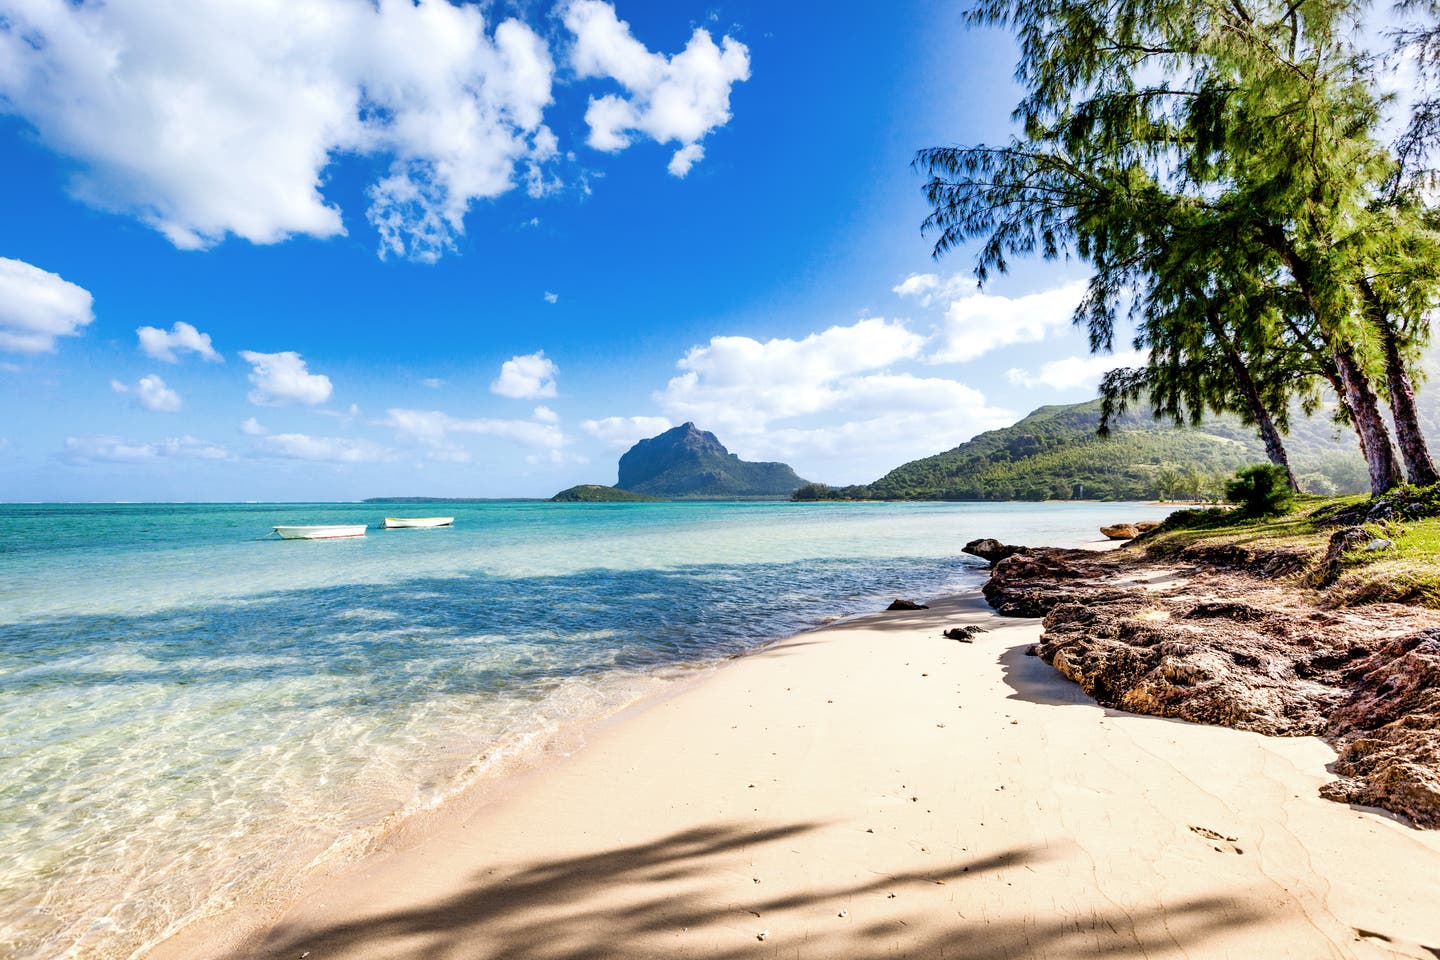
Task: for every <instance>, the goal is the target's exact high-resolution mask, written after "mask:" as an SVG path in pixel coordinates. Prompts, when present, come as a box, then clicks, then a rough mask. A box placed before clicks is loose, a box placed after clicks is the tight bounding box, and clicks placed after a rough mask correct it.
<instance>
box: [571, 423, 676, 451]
mask: <svg viewBox="0 0 1440 960" xmlns="http://www.w3.org/2000/svg"><path fill="white" fill-rule="evenodd" d="M673 426H674V424H673V423H671V422H670V421H669V420H667V419H665V418H664V417H605V418H604V419H603V420H582V421H581V423H580V429H581V430H584V431H585V432H586V433H588V434H590V436H592V437H594V438H595V439H597V440H599V441H600V442H601V443H603V444H605V446H607V447H609V448H611V449H612V450H628V449H630V448H631V447H633V446H634V445H635V444H636V442H637V441H640V440H644V439H646V438H647V437H653V436H655V435H657V434H661V433H664V432H665V431H666V430H669V429H670V428H671V427H673Z"/></svg>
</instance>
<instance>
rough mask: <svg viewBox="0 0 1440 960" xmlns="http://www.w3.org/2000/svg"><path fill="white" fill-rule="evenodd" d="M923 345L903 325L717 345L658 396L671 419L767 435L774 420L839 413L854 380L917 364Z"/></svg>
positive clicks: (874, 323) (861, 324) (870, 322)
mask: <svg viewBox="0 0 1440 960" xmlns="http://www.w3.org/2000/svg"><path fill="white" fill-rule="evenodd" d="M924 342H925V341H924V338H923V337H921V336H920V335H919V334H916V333H913V332H911V331H910V330H908V329H907V328H906V327H905V326H904V324H902V323H900V322H898V321H892V320H885V319H882V318H878V317H876V318H870V319H866V320H860V321H858V322H856V323H854V324H851V325H850V326H846V327H840V326H836V327H831V328H829V329H828V330H824V331H822V332H820V333H812V334H810V335H809V336H808V337H805V338H803V339H801V340H791V339H779V338H777V339H773V340H767V341H764V342H763V343H762V342H761V341H759V340H754V339H752V338H750V337H726V336H722V337H712V338H711V340H710V342H709V343H708V344H706V345H705V346H700V347H692V348H691V349H690V352H689V353H687V354H686V355H685V357H684V358H683V359H681V360H680V362H679V363H678V364H677V366H678V367H679V368H680V369H681V370H682V371H684V372H683V373H681V374H680V375H679V376H677V377H675V378H673V379H672V380H671V381H670V382H669V384H668V385H667V386H666V387H665V390H664V391H662V392H661V393H660V394H658V395H657V397H656V399H657V400H658V401H659V403H660V404H661V406H662V407H663V408H664V410H665V412H666V413H668V414H670V416H671V418H672V419H675V420H678V421H685V420H693V421H695V422H696V423H698V424H700V425H701V426H702V427H706V428H707V429H716V428H728V429H738V430H744V431H752V430H757V429H763V428H764V426H765V425H766V424H767V423H769V422H770V421H771V420H775V419H781V418H786V417H798V416H804V415H807V414H814V413H819V412H821V411H824V410H827V409H831V408H834V407H835V406H837V405H838V404H839V403H840V402H841V401H842V400H843V398H844V397H845V396H846V394H847V392H848V391H849V390H850V389H851V388H852V387H853V380H854V378H855V376H856V375H858V374H861V373H865V372H868V371H878V370H883V369H884V368H886V367H889V366H890V365H892V364H894V363H896V362H898V361H901V360H907V359H911V358H913V357H915V356H917V355H918V354H919V353H920V351H921V349H922V348H923V346H924Z"/></svg>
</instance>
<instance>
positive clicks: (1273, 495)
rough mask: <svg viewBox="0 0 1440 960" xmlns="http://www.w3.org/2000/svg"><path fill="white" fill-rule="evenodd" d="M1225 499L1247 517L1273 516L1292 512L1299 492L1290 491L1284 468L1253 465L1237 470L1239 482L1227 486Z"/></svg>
mask: <svg viewBox="0 0 1440 960" xmlns="http://www.w3.org/2000/svg"><path fill="white" fill-rule="evenodd" d="M1225 499H1227V500H1229V501H1230V502H1231V503H1238V504H1240V512H1241V513H1242V514H1244V515H1245V516H1247V517H1273V516H1275V515H1276V514H1281V513H1285V512H1286V511H1288V510H1289V509H1290V507H1291V506H1292V505H1293V504H1294V502H1295V491H1294V490H1291V489H1290V484H1289V482H1288V481H1287V479H1286V476H1285V468H1284V467H1282V466H1279V465H1278V464H1274V463H1253V464H1251V465H1250V466H1248V467H1241V468H1240V469H1239V470H1236V471H1235V479H1233V480H1231V481H1230V482H1229V483H1227V484H1225Z"/></svg>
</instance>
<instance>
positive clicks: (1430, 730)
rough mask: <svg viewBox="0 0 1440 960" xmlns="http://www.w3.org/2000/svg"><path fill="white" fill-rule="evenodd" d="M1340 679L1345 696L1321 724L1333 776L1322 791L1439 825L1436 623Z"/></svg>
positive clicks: (1439, 652) (1439, 643)
mask: <svg viewBox="0 0 1440 960" xmlns="http://www.w3.org/2000/svg"><path fill="white" fill-rule="evenodd" d="M1347 678H1348V679H1349V680H1350V683H1351V686H1350V695H1349V696H1348V697H1347V698H1346V700H1345V702H1344V703H1342V704H1341V705H1340V706H1339V707H1338V708H1337V709H1336V710H1335V712H1334V713H1333V714H1332V715H1331V717H1330V726H1329V729H1328V731H1327V732H1328V733H1329V734H1330V736H1331V738H1332V739H1334V740H1335V741H1337V743H1338V745H1339V747H1340V757H1339V759H1338V760H1336V762H1335V768H1334V769H1335V772H1336V773H1337V774H1339V775H1340V779H1339V780H1337V781H1335V782H1333V783H1328V784H1326V785H1325V786H1324V787H1323V788H1322V789H1321V793H1323V794H1324V795H1325V796H1327V797H1329V798H1330V799H1332V800H1341V801H1345V802H1348V803H1363V804H1366V805H1369V806H1377V807H1384V808H1385V809H1387V810H1393V811H1395V812H1396V813H1399V814H1403V815H1404V816H1406V817H1408V818H1410V820H1412V821H1414V822H1415V823H1417V824H1419V825H1421V826H1425V827H1440V628H1433V627H1432V628H1429V629H1426V630H1420V631H1417V632H1415V633H1412V634H1408V635H1406V636H1403V637H1399V638H1397V639H1395V640H1392V641H1390V642H1389V643H1386V644H1384V645H1383V646H1382V647H1381V648H1380V649H1379V650H1377V651H1376V652H1375V653H1373V654H1371V655H1370V656H1368V657H1365V658H1364V659H1361V660H1358V661H1356V662H1354V663H1353V664H1352V665H1351V666H1350V668H1349V669H1348V670H1347Z"/></svg>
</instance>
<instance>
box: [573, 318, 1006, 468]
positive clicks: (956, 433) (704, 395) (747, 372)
mask: <svg viewBox="0 0 1440 960" xmlns="http://www.w3.org/2000/svg"><path fill="white" fill-rule="evenodd" d="M925 345H926V338H925V337H923V336H921V335H920V334H918V333H915V332H914V331H912V330H910V329H908V328H907V327H906V326H905V324H904V323H901V322H899V321H896V320H886V319H880V318H871V319H866V320H861V321H858V322H856V323H853V324H850V325H848V326H835V327H830V328H829V329H827V330H823V331H821V332H819V333H813V334H811V335H809V336H807V337H803V338H800V339H774V340H768V341H764V342H761V341H757V340H754V339H751V338H749V337H713V338H711V340H710V342H709V343H708V344H706V345H704V346H699V347H694V348H692V349H691V350H690V352H689V353H687V354H686V355H685V357H684V358H683V359H681V360H680V362H679V364H678V366H679V367H680V369H681V371H682V372H681V373H680V375H679V376H676V377H674V378H673V379H671V380H670V382H669V384H668V385H667V386H666V388H665V389H664V390H663V391H661V392H659V393H657V394H656V400H657V402H659V403H660V405H661V407H662V409H664V411H665V412H666V413H667V414H668V415H669V417H670V420H671V421H681V420H693V421H695V422H696V423H697V424H698V425H699V426H701V427H702V428H703V429H707V430H712V431H714V432H715V433H716V434H717V435H719V437H720V438H721V441H722V442H723V443H725V444H726V445H727V446H728V447H729V448H730V449H731V450H732V451H734V452H735V453H738V454H739V455H740V456H742V457H744V458H746V459H749V460H782V461H785V462H787V463H790V464H791V465H792V466H794V467H795V469H796V470H797V471H798V472H799V473H800V475H801V476H804V477H808V478H810V479H814V480H823V481H827V482H834V483H858V482H864V481H869V480H874V479H876V478H877V477H879V476H880V475H881V474H882V473H884V472H885V471H886V470H888V469H890V468H892V467H894V466H896V465H897V464H900V463H904V462H905V461H907V460H913V459H915V458H917V457H922V456H927V455H929V454H933V453H938V452H940V451H941V450H944V449H947V448H948V447H953V446H955V445H956V444H958V443H961V442H962V441H964V440H968V439H969V438H970V437H972V436H974V435H975V434H976V433H978V432H980V431H982V430H987V429H991V428H993V427H998V426H1002V425H1004V424H1006V423H1009V422H1011V421H1012V420H1013V419H1014V414H1013V413H1012V412H1011V411H1009V410H1006V409H1002V408H999V407H995V406H992V405H991V404H990V403H989V402H988V401H987V399H986V397H985V396H984V394H982V393H981V392H980V391H979V390H976V389H975V388H973V387H971V386H968V385H967V384H964V383H960V382H958V381H956V380H951V379H947V378H943V377H922V376H916V375H915V374H912V373H908V372H905V371H903V370H897V369H895V368H896V367H899V366H900V365H901V364H904V363H915V362H918V361H921V360H922V359H923V352H924V348H925ZM618 419H620V418H612V420H618ZM662 422H663V421H662ZM594 424H595V425H596V428H597V429H596V430H592V429H590V427H589V425H588V424H587V423H582V424H581V428H582V429H585V430H586V431H587V432H590V433H592V435H598V428H600V427H601V426H605V427H611V426H612V424H610V423H607V422H606V421H594ZM619 426H620V424H613V427H619ZM659 426H660V424H649V425H647V427H659ZM616 432H617V434H618V432H619V431H618V430H617V431H616ZM650 435H653V431H647V432H644V433H640V434H639V436H650ZM639 436H635V439H639ZM616 441H617V445H618V443H619V441H620V437H619V436H617V437H616ZM632 442H633V441H632Z"/></svg>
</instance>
